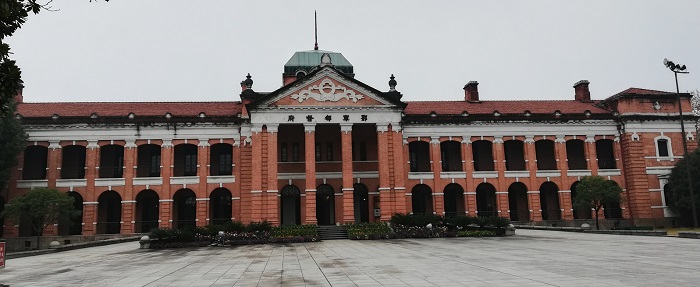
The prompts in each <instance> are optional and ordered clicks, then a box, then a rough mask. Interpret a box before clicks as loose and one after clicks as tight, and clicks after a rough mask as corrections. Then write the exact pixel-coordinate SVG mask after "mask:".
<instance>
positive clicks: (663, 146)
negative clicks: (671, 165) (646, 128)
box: [656, 139, 669, 157]
mask: <svg viewBox="0 0 700 287" xmlns="http://www.w3.org/2000/svg"><path fill="white" fill-rule="evenodd" d="M656 145H657V146H658V149H659V156H660V157H666V156H668V155H669V152H668V140H667V139H658V140H656Z"/></svg>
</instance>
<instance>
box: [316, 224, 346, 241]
mask: <svg viewBox="0 0 700 287" xmlns="http://www.w3.org/2000/svg"><path fill="white" fill-rule="evenodd" d="M318 237H319V238H321V240H334V239H348V230H347V228H345V226H343V225H341V226H335V225H326V226H319V227H318Z"/></svg>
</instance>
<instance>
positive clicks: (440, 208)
mask: <svg viewBox="0 0 700 287" xmlns="http://www.w3.org/2000/svg"><path fill="white" fill-rule="evenodd" d="M430 163H431V168H432V171H433V178H434V179H433V183H432V186H431V187H430V188H431V189H432V190H433V194H432V195H433V212H434V213H435V214H438V215H444V214H445V203H444V200H445V197H444V196H443V194H444V193H443V192H444V191H443V190H442V189H441V187H442V180H441V178H440V172H441V171H442V156H440V138H439V137H431V138H430Z"/></svg>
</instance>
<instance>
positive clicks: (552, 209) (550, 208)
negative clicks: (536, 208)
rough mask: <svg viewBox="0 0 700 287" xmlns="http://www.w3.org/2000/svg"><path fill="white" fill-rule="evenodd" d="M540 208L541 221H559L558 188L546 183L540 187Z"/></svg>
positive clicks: (548, 182)
mask: <svg viewBox="0 0 700 287" xmlns="http://www.w3.org/2000/svg"><path fill="white" fill-rule="evenodd" d="M540 208H542V220H559V219H561V209H560V207H559V187H558V186H557V185H556V184H555V183H553V182H551V181H547V182H544V183H542V185H541V186H540Z"/></svg>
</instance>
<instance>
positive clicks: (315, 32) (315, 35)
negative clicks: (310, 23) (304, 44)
mask: <svg viewBox="0 0 700 287" xmlns="http://www.w3.org/2000/svg"><path fill="white" fill-rule="evenodd" d="M314 40H315V41H316V42H315V43H314V50H318V22H317V21H316V10H314Z"/></svg>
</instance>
